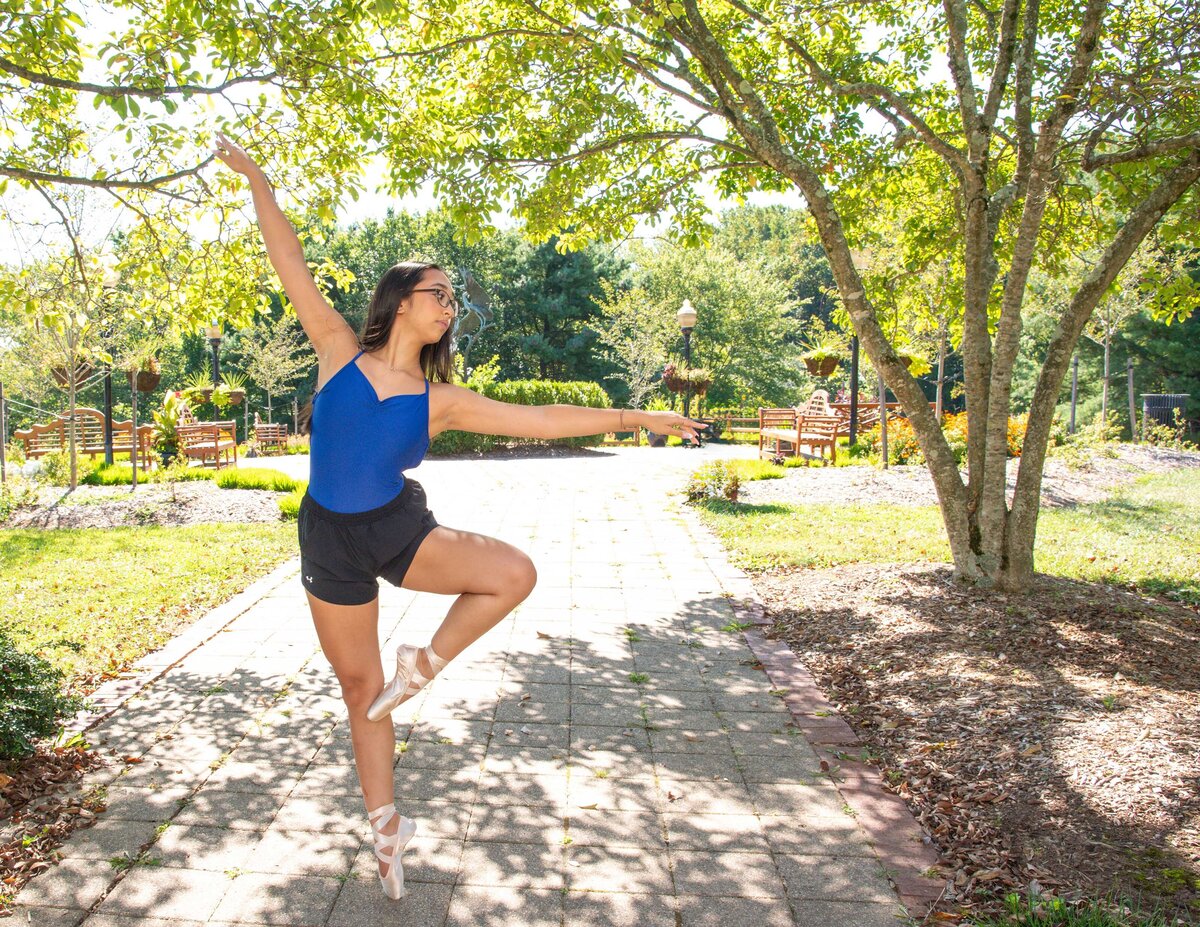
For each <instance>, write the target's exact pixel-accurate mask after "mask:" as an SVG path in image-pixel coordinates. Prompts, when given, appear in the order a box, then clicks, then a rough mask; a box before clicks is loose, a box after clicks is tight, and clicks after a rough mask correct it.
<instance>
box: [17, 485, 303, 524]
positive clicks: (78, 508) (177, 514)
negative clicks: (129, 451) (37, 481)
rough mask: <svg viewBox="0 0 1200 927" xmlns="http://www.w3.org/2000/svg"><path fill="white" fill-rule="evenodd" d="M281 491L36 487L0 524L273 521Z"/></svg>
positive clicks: (201, 487) (213, 487)
mask: <svg viewBox="0 0 1200 927" xmlns="http://www.w3.org/2000/svg"><path fill="white" fill-rule="evenodd" d="M281 498H282V495H281V494H280V493H277V492H268V491H266V490H262V489H221V488H220V487H219V486H217V484H216V483H213V482H211V481H209V480H197V481H194V482H187V483H179V484H178V485H176V487H175V493H174V496H172V493H171V487H170V486H166V485H163V484H160V483H148V484H146V485H143V486H139V487H138V488H137V489H130V488H129V487H127V486H79V487H78V488H76V489H75V490H74V491H73V492H68V491H67V490H66V489H63V488H61V487H53V486H51V487H46V488H44V489H42V490H41V493H40V495H39V499H38V504H37V505H34V506H23V507H21V508H20V509H17V510H16V511H15V512H13V513H12V515H10V516H9V518H8V521H6V522H4V527H5V528H118V527H137V526H143V525H199V524H208V523H216V522H273V521H279V520H280V519H281V518H282V517H283V515H282V513H281V512H280V510H279V500H280V499H281Z"/></svg>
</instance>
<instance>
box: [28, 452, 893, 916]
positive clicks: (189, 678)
mask: <svg viewBox="0 0 1200 927" xmlns="http://www.w3.org/2000/svg"><path fill="white" fill-rule="evenodd" d="M729 453H730V450H729V449H728V448H723V449H722V448H710V449H705V450H702V451H694V450H692V451H686V450H674V449H667V450H663V451H645V450H643V451H633V450H629V451H620V452H616V453H595V454H594V455H592V456H590V457H588V458H586V459H584V458H567V459H561V458H560V459H545V458H542V459H525V460H506V461H429V462H427V463H426V464H424V465H423V466H422V467H421V468H420V471H419V472H417V473H416V474H415V475H416V477H417V478H418V479H420V480H421V481H422V483H423V484H424V485H425V487H426V489H427V490H428V493H429V497H430V500H431V506H432V507H433V509H434V511H435V512H436V513H437V515H438V518H439V521H440V522H441V523H442V524H446V525H450V526H453V527H461V528H467V529H470V530H476V531H480V532H483V533H487V534H492V535H495V536H497V537H500V538H503V539H505V540H508V541H510V542H512V543H514V544H516V545H518V546H520V547H522V548H523V549H525V550H527V551H528V552H529V553H530V554H531V555H532V557H533V559H534V561H535V562H536V564H537V566H538V570H539V574H540V579H539V583H538V587H537V589H536V590H535V592H534V593H533V595H532V596H531V597H530V599H529V600H528V601H527V602H525V603H524V604H523V605H522V606H521V607H520V609H519V610H518V611H517V612H516V613H515V614H514V615H513V616H512V617H510V618H509V619H508V620H506V621H505V622H504V623H503V624H502V625H500V626H499V627H497V628H496V629H495V630H494V631H493V632H491V634H490V635H489V636H487V637H486V638H485V639H484V640H482V641H480V642H479V643H477V644H476V645H475V646H474V647H472V648H471V649H470V650H468V651H467V653H466V654H464V655H463V657H462V658H460V659H459V660H457V661H455V662H454V663H453V664H451V666H450V667H449V668H448V669H447V670H446V671H445V672H444V673H443V674H442V675H441V676H440V677H439V678H438V680H437V682H436V683H435V684H434V685H433V686H432V687H431V688H429V689H428V690H426V691H425V692H423V693H422V694H421V695H420V696H419V697H418V698H416V699H414V700H412V701H410V702H408V703H406V704H405V705H404V706H402V707H401V709H399V710H398V711H397V712H396V715H395V720H396V728H397V735H398V738H399V740H400V744H399V747H398V753H397V763H396V780H397V782H396V787H397V804H398V807H399V808H400V809H401V811H402V813H404V814H407V815H410V816H412V817H414V818H415V819H416V820H417V822H418V828H419V829H418V834H417V837H416V838H415V839H414V840H413V842H412V843H411V844H410V845H409V850H408V852H407V853H406V855H405V859H404V864H405V872H406V875H407V881H408V886H409V895H408V897H407V898H406V899H404V900H403V901H400V902H388V901H387V900H386V899H385V898H384V896H383V894H382V892H381V891H380V888H379V884H378V881H377V879H376V877H375V874H374V872H375V868H374V862H373V856H372V853H371V847H370V842H369V829H368V827H367V824H366V819H365V815H364V811H363V807H362V802H361V798H360V796H359V794H358V787H357V783H356V780H355V776H354V770H353V766H352V763H351V758H350V739H349V733H348V725H347V722H346V721H345V719H344V715H343V709H342V705H341V703H340V701H339V699H338V687H337V683H336V681H335V679H334V677H333V674H332V672H331V670H330V668H329V665H328V664H327V663H326V662H325V660H324V659H323V657H322V655H321V653H320V650H319V649H318V647H317V642H316V637H315V634H314V632H313V629H312V624H311V622H310V619H309V616H308V613H307V609H306V606H305V604H304V600H303V597H302V592H301V587H300V584H299V582H298V581H297V576H296V572H297V565H296V563H295V562H294V561H293V562H292V563H290V564H288V565H286V566H285V567H283V568H281V569H280V570H278V571H276V573H275V574H273V575H272V576H271V577H269V578H268V579H267V580H265V581H264V582H262V583H260V584H258V586H256V587H255V589H254V590H253V591H252V592H251V593H250V594H248V595H243V596H242V597H240V598H239V599H238V600H236V601H235V602H234V603H231V604H230V605H228V606H225V607H223V608H222V609H220V610H218V612H217V613H214V614H213V615H210V616H209V617H208V618H206V619H203V620H202V621H201V622H200V623H199V624H198V625H197V626H196V627H195V628H193V629H192V630H191V631H189V632H188V633H187V634H185V635H183V636H181V638H180V639H178V640H177V641H176V642H174V643H173V644H172V645H171V646H169V647H168V648H167V650H166V651H164V652H163V653H161V654H159V655H156V656H154V657H151V658H150V659H148V660H147V662H146V668H147V672H149V673H150V674H152V675H153V674H158V678H157V679H155V680H154V681H153V682H151V683H150V684H149V685H148V686H146V687H145V688H143V689H142V690H141V691H140V692H138V693H137V694H135V695H134V696H133V697H132V699H130V700H128V701H127V702H125V703H124V704H122V705H121V706H120V707H119V708H118V709H117V710H116V711H115V712H113V714H112V716H111V717H110V718H109V719H108V720H106V721H104V722H103V723H102V724H101V725H100V726H99V727H98V728H97V729H96V730H95V731H94V732H93V739H94V740H95V741H98V742H101V743H103V744H104V745H105V746H107V747H109V748H112V749H114V750H115V751H116V752H117V753H118V754H119V756H121V757H128V758H131V759H136V762H132V763H129V764H128V765H127V766H126V765H124V764H121V763H118V764H116V765H114V766H113V767H111V768H110V769H109V770H107V771H106V772H105V773H104V774H103V775H102V776H100V777H98V778H95V779H93V781H102V782H105V783H106V785H107V791H108V803H109V807H108V810H107V811H106V812H104V813H103V814H102V815H101V817H100V820H99V822H98V823H97V824H96V825H95V826H94V827H92V828H90V829H88V830H85V831H80V832H78V833H77V834H76V835H75V837H74V838H73V839H72V840H71V841H70V842H69V843H68V844H67V845H66V846H65V847H64V848H63V857H64V859H63V861H62V862H61V863H60V865H58V866H57V867H55V868H54V869H52V870H50V871H48V872H47V873H45V874H44V875H42V876H40V877H39V878H37V879H35V880H34V881H33V882H32V883H30V884H29V885H28V886H27V887H26V888H25V889H24V890H23V891H22V892H21V894H20V895H19V897H18V899H17V901H18V904H19V908H18V911H17V913H18V920H19V922H30V923H33V924H38V925H45V927H52V925H53V927H58V925H63V927H67V925H70V927H75V925H78V924H85V925H87V927H133V925H139V927H149V925H157V927H193V925H195V927H198V925H201V924H207V925H218V924H220V925H226V924H285V925H291V927H301V925H314V927H317V925H329V927H351V925H375V924H384V923H403V924H405V925H407V927H421V925H443V924H445V925H460V924H461V925H468V924H470V925H480V924H487V925H521V927H537V925H542V924H547V925H561V924H565V925H593V924H594V925H614V924H636V925H645V927H651V925H666V927H679V925H682V927H693V925H696V927H699V925H714V927H716V925H735V924H754V925H762V927H772V925H780V927H783V925H803V927H835V925H853V927H876V925H878V927H894V925H896V924H898V923H901V922H902V919H903V913H904V912H903V908H902V907H901V906H900V904H899V901H898V896H897V894H896V891H895V889H894V888H893V887H892V885H891V884H889V882H888V880H887V878H886V877H885V874H884V871H883V868H882V866H881V864H880V861H879V856H878V855H877V854H876V852H875V850H874V849H873V841H872V840H870V839H868V838H869V835H868V834H867V833H865V832H864V831H863V829H862V827H861V826H860V825H861V822H860V821H859V820H858V819H857V818H856V816H855V815H854V814H853V811H852V809H851V808H850V807H848V806H847V804H846V800H845V799H844V798H843V795H842V794H841V793H840V792H839V791H838V789H837V787H836V786H835V784H834V782H833V781H831V779H830V777H829V776H827V775H825V774H823V773H822V771H821V768H820V765H821V758H820V757H819V756H818V754H817V753H816V752H815V751H814V747H813V746H812V745H810V743H809V742H808V740H807V739H806V737H805V736H804V734H803V732H802V731H801V730H800V729H798V728H796V727H794V726H792V725H791V724H790V723H789V722H790V720H791V716H790V714H789V710H788V706H787V705H786V704H785V697H786V696H787V694H788V693H787V692H785V691H781V690H777V689H773V688H772V683H771V682H770V681H769V680H768V678H767V677H766V676H765V675H764V673H763V671H762V668H761V667H760V666H759V665H758V664H757V663H756V657H755V653H754V652H752V651H751V649H750V648H749V647H748V645H747V637H746V636H745V635H743V634H742V633H740V632H739V631H737V630H736V629H727V628H728V626H729V625H730V623H731V622H732V621H734V620H735V617H736V615H737V614H740V613H739V612H735V609H734V603H735V601H736V599H737V597H740V596H742V595H744V594H745V593H746V588H747V587H746V585H745V578H744V577H742V576H741V575H740V574H739V573H738V572H737V571H736V570H733V569H731V568H730V567H729V566H728V564H727V562H726V560H725V558H724V556H723V555H722V554H721V552H720V550H719V548H718V547H717V546H716V544H715V543H714V541H713V540H712V539H711V538H710V537H709V536H708V535H707V534H706V533H705V532H704V531H703V529H702V528H700V527H699V526H698V523H697V522H696V520H695V518H694V517H693V516H692V515H690V514H689V513H687V512H685V511H684V510H683V509H682V508H681V506H680V505H679V501H678V500H679V496H678V493H677V489H678V487H679V486H680V485H681V482H682V478H683V474H684V473H686V472H687V470H688V469H690V468H691V467H693V466H695V465H696V464H698V463H699V462H700V460H701V459H702V458H708V457H714V456H728V455H729ZM672 492H675V494H674V495H673V496H672ZM449 601H450V600H449V599H448V598H446V597H439V596H432V595H420V596H417V595H414V594H412V593H409V592H405V591H401V590H394V589H390V588H388V589H385V591H384V593H383V597H382V603H381V605H382V607H381V612H382V621H381V628H380V635H381V643H382V644H383V645H384V646H385V647H386V648H387V649H388V651H389V652H390V649H391V645H393V644H394V643H396V642H398V641H401V640H407V641H414V642H422V643H423V642H425V641H427V640H428V638H429V635H430V633H431V632H432V629H433V628H434V627H435V626H436V624H437V622H438V621H439V620H440V618H441V616H442V614H443V612H444V610H445V608H446V607H447V605H448V603H449ZM751 633H752V635H753V632H751ZM164 667H165V669H164ZM128 686H129V684H126V688H127V689H128ZM127 695H128V691H118V692H115V693H112V692H110V693H109V698H110V699H112V700H116V699H124V698H126V697H127ZM119 858H124V859H126V860H133V859H136V860H138V861H139V862H138V864H135V865H132V866H120V865H114V864H113V862H112V861H113V860H114V859H118V861H119ZM898 918H900V919H898Z"/></svg>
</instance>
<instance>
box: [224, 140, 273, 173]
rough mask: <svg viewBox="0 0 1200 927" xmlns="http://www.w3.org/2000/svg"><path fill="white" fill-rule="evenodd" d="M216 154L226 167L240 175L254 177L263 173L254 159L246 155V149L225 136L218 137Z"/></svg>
mask: <svg viewBox="0 0 1200 927" xmlns="http://www.w3.org/2000/svg"><path fill="white" fill-rule="evenodd" d="M214 154H216V156H217V157H218V158H219V159H220V160H221V162H222V163H223V164H225V166H226V167H229V168H231V169H232V170H235V171H237V172H238V173H239V174H244V175H245V176H247V177H253V176H254V175H255V174H261V173H262V169H261V168H260V167H259V166H258V165H257V164H255V163H254V159H253V158H251V157H250V155H248V154H246V152H245V150H244V149H242V148H239V147H238V146H237V145H235V144H234V143H233V142H231V141H230V140H229V139H228V138H227V137H226V136H224V135H218V136H217V146H216V148H215V149H214Z"/></svg>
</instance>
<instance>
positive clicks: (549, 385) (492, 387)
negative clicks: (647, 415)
mask: <svg viewBox="0 0 1200 927" xmlns="http://www.w3.org/2000/svg"><path fill="white" fill-rule="evenodd" d="M478 391H479V392H480V393H481V394H482V395H484V396H486V397H488V398H489V399H495V400H497V401H498V402H511V403H515V404H517V405H522V406H549V405H570V406H587V407H589V408H593V409H611V408H612V403H611V402H610V401H609V398H608V394H607V393H605V392H604V390H603V389H602V388H601V386H600V385H599V384H598V383H587V382H565V383H559V382H555V381H553V380H502V381H498V382H486V383H482V384H480V386H479V390H478ZM603 441H604V435H602V434H598V435H588V436H586V437H583V438H554V439H552V440H549V441H546V440H543V439H541V438H510V437H506V436H500V435H477V434H472V433H471V432H466V431H445V432H442V433H441V434H440V435H438V436H437V437H436V438H434V439H433V444H432V445H431V446H430V448H429V453H430V454H468V453H481V452H483V451H489V450H492V449H493V448H496V447H505V446H508V445H511V444H553V445H558V446H560V447H597V446H599V445H600V444H601V443H602V442H603Z"/></svg>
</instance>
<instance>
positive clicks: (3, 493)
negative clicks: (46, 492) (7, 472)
mask: <svg viewBox="0 0 1200 927" xmlns="http://www.w3.org/2000/svg"><path fill="white" fill-rule="evenodd" d="M37 499H38V494H37V487H36V486H34V485H32V484H31V483H28V482H26V481H25V480H23V479H21V478H19V477H13V476H10V477H9V478H8V480H7V481H6V482H4V483H3V484H0V522H3V521H6V520H7V519H8V516H9V515H11V514H12V513H13V512H15V511H16V510H17V509H19V508H20V507H21V506H23V505H36V504H37Z"/></svg>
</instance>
